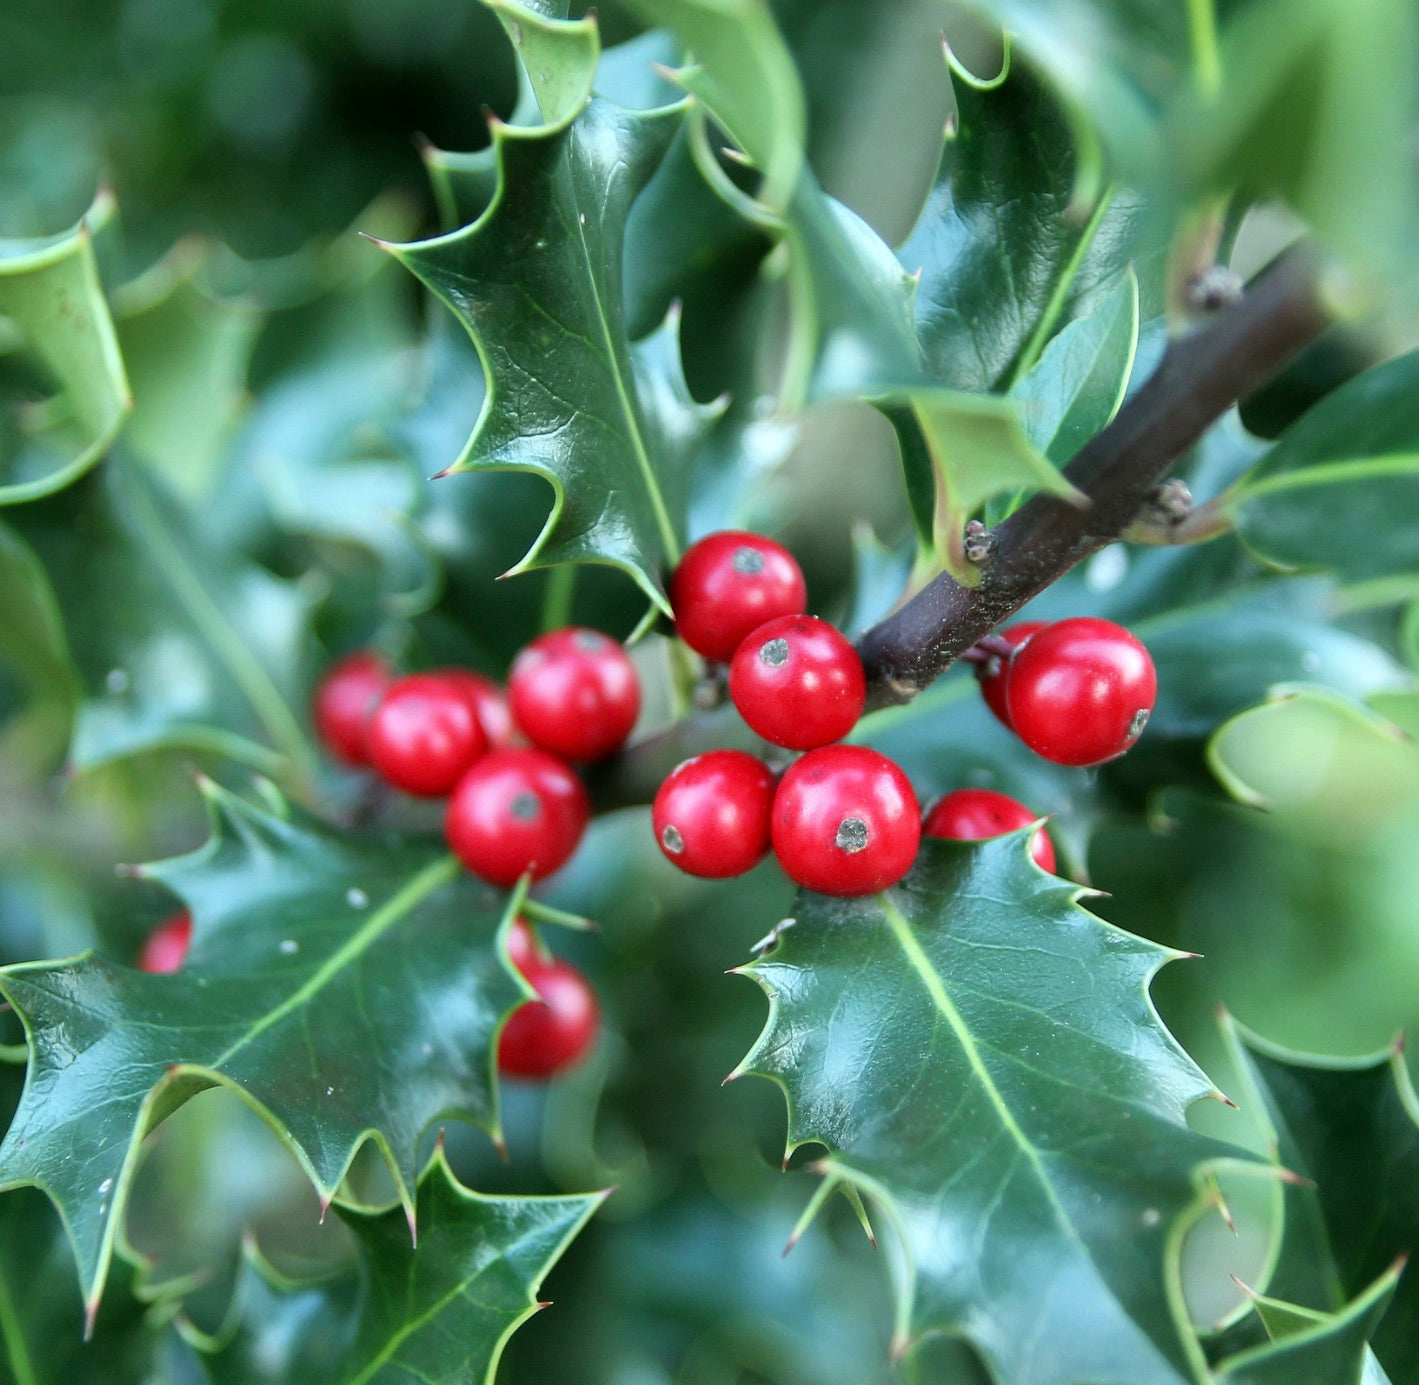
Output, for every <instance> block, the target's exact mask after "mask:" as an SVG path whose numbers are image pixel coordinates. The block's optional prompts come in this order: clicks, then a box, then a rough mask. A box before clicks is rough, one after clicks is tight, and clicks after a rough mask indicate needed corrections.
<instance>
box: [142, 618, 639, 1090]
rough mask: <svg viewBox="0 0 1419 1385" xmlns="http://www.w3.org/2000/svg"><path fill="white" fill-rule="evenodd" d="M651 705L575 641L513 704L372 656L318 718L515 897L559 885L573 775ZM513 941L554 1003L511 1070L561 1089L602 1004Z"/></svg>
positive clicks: (509, 1056) (458, 679) (533, 1016)
mask: <svg viewBox="0 0 1419 1385" xmlns="http://www.w3.org/2000/svg"><path fill="white" fill-rule="evenodd" d="M640 696H641V695H640V680H639V678H638V676H637V674H636V670H635V666H634V665H633V664H632V663H631V661H630V659H629V658H628V657H627V656H626V652H625V650H624V649H622V648H621V646H620V645H619V644H618V643H617V642H616V641H615V640H613V639H611V638H609V637H608V636H606V635H603V634H601V633H600V632H599V631H596V630H584V629H566V630H554V631H552V632H551V633H549V634H546V635H543V636H541V637H540V638H539V639H536V640H533V641H532V643H531V644H529V645H527V646H526V648H524V649H523V650H522V651H521V652H520V653H519V654H518V656H517V658H516V659H515V660H514V661H513V665H512V670H511V672H510V673H509V676H508V687H507V692H506V693H504V692H503V690H502V689H501V688H499V687H498V685H497V684H496V683H494V682H493V681H492V680H491V679H488V678H484V677H482V676H480V675H479V674H476V673H471V672H469V671H468V670H467V669H458V668H445V669H438V670H436V671H434V672H432V673H416V674H410V675H408V676H406V677H396V676H395V675H394V674H393V673H392V671H391V670H390V669H389V667H388V666H387V665H386V664H385V663H384V661H383V660H382V659H380V658H379V656H378V655H376V654H374V653H372V652H371V651H369V650H360V651H358V652H357V653H354V654H351V655H349V656H348V657H346V658H344V659H341V660H339V661H338V662H337V663H335V664H333V665H332V666H331V667H330V668H329V669H327V670H326V672H325V675H324V677H323V678H322V679H321V680H320V683H319V685H318V686H317V688H316V691H315V698H314V702H313V706H312V713H313V715H314V719H315V724H316V729H317V731H318V732H319V735H320V738H321V741H322V742H323V743H324V745H325V747H326V748H327V749H328V750H329V751H330V753H331V754H332V755H333V756H335V758H336V759H338V760H340V761H342V762H343V763H345V764H347V765H350V766H353V767H367V768H370V769H373V770H374V771H375V772H376V773H377V774H378V775H379V776H380V778H382V779H383V780H384V781H385V782H386V783H388V784H390V785H392V786H393V787H395V788H397V789H400V790H402V791H403V792H405V793H408V794H413V795H415V796H416V797H420V798H443V797H445V796H446V797H447V798H448V806H447V808H446V810H445V814H444V834H445V836H446V837H447V839H448V844H449V846H450V848H451V849H452V850H453V852H454V854H455V855H456V856H457V857H458V858H459V860H461V861H462V862H463V864H464V865H465V866H466V867H467V868H468V869H469V870H470V871H472V872H473V874H475V875H477V876H478V877H479V878H480V879H483V880H486V881H487V882H488V883H489V884H492V885H500V886H503V887H504V888H506V887H509V886H512V885H515V884H516V883H517V882H518V881H519V880H520V879H521V878H522V877H523V876H524V875H528V876H531V877H532V878H533V879H540V878H541V877H543V876H546V875H550V874H551V873H552V872H553V871H555V870H557V869H559V868H560V867H561V866H562V865H564V864H565V863H566V861H567V860H568V859H569V858H570V857H571V855H572V853H573V852H574V851H575V850H576V848H577V846H578V844H579V843H580V842H581V838H582V833H583V832H584V831H585V830H586V825H587V822H588V821H589V820H590V817H591V800H590V798H589V797H588V796H587V792H586V788H585V786H584V785H583V784H582V782H581V780H580V778H579V777H578V776H577V773H576V771H575V769H574V768H573V764H574V763H583V764H585V763H592V762H594V761H597V760H601V759H604V758H605V757H606V756H607V755H610V754H611V753H612V752H614V751H615V750H617V749H619V748H620V746H621V743H622V742H623V741H624V740H625V739H626V737H627V736H628V735H629V734H630V732H631V728H632V726H634V725H635V721H636V717H637V715H638V714H639V712H640ZM529 743H530V744H529ZM179 919H180V920H182V921H183V922H182V927H181V930H180V936H179V928H178V920H179ZM190 928H191V923H190V920H188V919H187V916H186V915H185V914H184V915H179V916H175V917H174V918H173V919H170V920H168V921H166V922H165V923H163V924H162V925H160V926H159V928H158V929H157V930H156V931H155V933H154V934H153V936H152V937H151V938H150V939H149V940H148V945H147V947H146V948H145V949H144V952H143V955H142V958H141V959H140V961H139V965H140V966H141V967H143V968H144V969H145V970H149V971H175V970H177V968H178V967H180V966H181V965H182V961H183V958H184V956H185V954H186V949H187V939H188V934H189V932H190ZM510 937H511V942H510V943H509V952H510V955H511V957H512V960H513V963H514V965H515V966H516V967H517V969H518V970H519V971H520V972H521V973H522V975H523V977H524V978H525V979H526V980H527V981H528V983H529V984H530V985H531V986H532V988H533V990H535V991H536V992H537V993H538V995H539V996H540V997H541V999H542V1003H541V1004H538V1003H536V1002H529V1003H528V1004H526V1005H523V1006H521V1007H519V1008H518V1009H517V1010H516V1011H514V1012H513V1014H512V1016H511V1017H510V1018H509V1020H508V1022H507V1025H506V1026H505V1027H504V1030H503V1035H502V1039H501V1040H500V1044H499V1049H498V1061H499V1065H500V1066H501V1067H502V1070H503V1071H504V1072H507V1073H512V1074H515V1075H516V1076H519V1077H549V1076H551V1075H553V1074H554V1073H556V1072H560V1071H561V1070H563V1069H564V1068H566V1067H568V1066H570V1065H571V1064H572V1063H574V1062H575V1061H576V1060H577V1059H579V1058H580V1057H582V1056H583V1055H584V1054H585V1053H586V1052H587V1050H588V1049H589V1048H590V1047H591V1045H592V1044H593V1043H594V1041H595V1038H596V1031H597V1013H598V1012H597V1005H596V998H595V996H594V994H593V993H592V990H591V987H590V985H589V983H588V982H587V980H586V978H585V977H584V976H583V975H582V974H581V973H580V972H579V971H578V970H577V969H576V968H575V967H573V966H572V965H571V964H570V963H569V962H562V961H557V960H555V959H553V958H551V957H550V956H549V955H547V954H545V953H543V952H542V951H541V950H540V949H539V948H538V947H537V945H536V943H535V942H534V940H533V936H532V933H531V930H530V929H529V928H528V927H527V925H526V924H525V923H523V922H522V920H520V919H519V920H518V921H517V923H516V924H515V926H514V929H513V932H512V934H511V935H510ZM150 954H151V955H150Z"/></svg>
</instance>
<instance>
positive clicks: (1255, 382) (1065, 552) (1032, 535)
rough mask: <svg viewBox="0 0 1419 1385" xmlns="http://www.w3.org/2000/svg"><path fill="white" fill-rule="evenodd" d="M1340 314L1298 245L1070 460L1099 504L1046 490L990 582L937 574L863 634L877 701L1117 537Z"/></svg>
mask: <svg viewBox="0 0 1419 1385" xmlns="http://www.w3.org/2000/svg"><path fill="white" fill-rule="evenodd" d="M1330 321H1331V318H1330V315H1329V314H1328V312H1327V311H1326V306H1325V302H1324V295H1323V292H1322V287H1321V280H1320V266H1319V263H1318V261H1317V260H1316V258H1315V257H1314V255H1312V254H1311V253H1310V252H1309V251H1307V250H1305V249H1298V250H1293V251H1291V252H1289V253H1288V254H1286V255H1285V256H1283V257H1282V258H1281V259H1280V260H1278V261H1277V262H1276V263H1275V264H1274V265H1273V266H1272V267H1271V268H1270V269H1269V270H1268V271H1267V272H1266V273H1265V274H1264V275H1263V276H1262V277H1261V278H1260V279H1259V280H1257V281H1256V283H1255V284H1253V285H1252V286H1251V287H1250V288H1249V289H1248V290H1247V292H1246V293H1245V294H1244V295H1242V296H1241V297H1240V298H1238V299H1237V300H1236V301H1235V302H1233V303H1230V304H1228V305H1227V306H1225V307H1223V308H1222V309H1220V310H1219V311H1218V312H1217V314H1216V316H1215V317H1214V318H1212V319H1211V320H1210V321H1209V322H1208V323H1207V324H1206V325H1204V326H1201V327H1197V328H1195V329H1193V330H1192V331H1190V332H1189V333H1188V334H1187V335H1185V336H1182V337H1179V338H1177V339H1176V340H1175V341H1174V342H1173V343H1172V344H1171V345H1170V346H1169V347H1168V349H1167V351H1166V352H1165V353H1164V355H1163V359H1162V361H1161V362H1160V363H1159V365H1158V368H1157V370H1156V371H1155V372H1154V374H1153V376H1152V377H1151V378H1150V379H1149V381H1148V383H1147V384H1145V385H1144V386H1143V387H1142V389H1140V390H1139V391H1138V393H1137V394H1135V395H1134V396H1133V398H1132V399H1130V400H1129V401H1128V402H1127V403H1126V404H1125V405H1124V406H1123V408H1122V409H1120V410H1119V413H1118V416H1117V417H1116V418H1115V419H1114V421H1113V422H1112V423H1110V424H1109V426H1108V427H1107V428H1105V429H1104V430H1103V431H1102V432H1101V433H1100V434H1099V435H1098V436H1097V437H1095V438H1094V439H1093V440H1092V441H1091V442H1089V443H1088V444H1086V445H1085V446H1084V447H1083V448H1082V449H1081V450H1080V452H1079V454H1078V455H1077V456H1076V457H1075V458H1074V460H1073V461H1072V462H1070V464H1069V465H1068V466H1067V467H1066V468H1065V469H1064V474H1065V476H1066V477H1068V479H1069V480H1070V481H1071V482H1072V483H1073V484H1074V485H1075V486H1076V487H1078V489H1079V490H1081V491H1082V492H1083V493H1084V495H1085V496H1086V497H1087V498H1088V499H1089V501H1090V504H1089V506H1088V508H1085V509H1079V508H1076V507H1074V506H1071V505H1068V504H1065V503H1064V502H1062V501H1060V500H1057V499H1055V498H1054V497H1053V496H1048V495H1038V496H1036V497H1034V499H1032V500H1030V501H1028V502H1027V503H1026V504H1024V505H1022V506H1021V507H1020V509H1018V510H1017V511H1016V512H1015V513H1014V514H1013V515H1011V516H1010V518H1009V519H1007V520H1005V521H1004V522H1003V523H1002V524H1000V525H999V526H998V527H997V528H996V530H995V537H996V540H997V542H996V547H995V552H994V555H993V560H992V562H991V564H990V566H989V568H987V569H985V570H984V571H983V573H982V578H981V582H980V584H979V585H978V586H975V587H963V586H961V585H960V584H959V583H957V582H955V581H954V580H953V579H952V578H951V577H949V576H945V575H943V576H941V577H937V578H936V579H935V580H934V581H932V582H931V583H930V584H929V585H928V586H926V587H924V588H923V589H922V590H921V591H920V592H919V593H917V595H916V596H914V597H913V598H912V599H911V600H910V601H909V602H907V603H906V605H904V606H903V607H901V608H900V609H899V610H897V611H895V612H894V613H893V614H892V615H890V616H888V617H887V619H886V620H884V621H882V622H881V623H880V624H879V625H876V626H874V627H873V628H872V629H871V630H869V631H868V632H867V633H866V634H865V635H863V637H862V638H861V639H860V640H859V641H858V646H857V647H858V652H859V653H860V654H861V655H862V661H863V664H864V665H865V667H866V669H867V678H868V708H869V710H870V709H872V708H876V707H887V706H892V705H893V704H896V703H902V702H909V701H910V700H911V699H912V698H913V697H915V696H916V694H917V693H919V692H920V691H921V690H922V689H923V688H925V687H927V686H928V685H929V684H930V683H931V682H932V681H933V680H935V679H936V678H937V677H938V676H939V675H940V674H942V673H943V672H944V671H945V670H946V669H947V668H948V667H949V666H950V665H951V664H952V662H953V661H954V660H956V659H958V658H960V657H961V655H962V654H964V653H965V651H966V650H968V649H970V647H971V646H972V645H974V644H975V643H976V642H977V641H978V640H980V639H981V637H982V636H985V635H988V634H989V633H990V631H992V630H994V629H995V628H996V627H997V626H998V625H999V624H1000V623H1001V622H1002V621H1004V620H1007V619H1008V618H1009V617H1010V616H1011V615H1012V614H1014V612H1015V611H1017V610H1019V609H1020V607H1021V606H1023V605H1024V604H1025V603H1026V602H1027V601H1029V600H1030V598H1031V597H1033V596H1036V595H1038V594H1039V593H1040V592H1042V591H1043V590H1044V589H1045V588H1046V587H1048V586H1049V585H1050V584H1051V583H1052V582H1055V581H1057V580H1058V579H1059V578H1060V577H1062V576H1063V575H1064V574H1065V573H1066V572H1068V571H1069V569H1070V568H1072V567H1073V566H1074V565H1075V564H1076V563H1078V562H1081V561H1082V560H1083V559H1085V558H1087V557H1089V556H1090V554H1092V553H1096V552H1097V551H1098V550H1099V549H1100V548H1103V547H1104V546H1105V545H1106V544H1108V543H1111V542H1113V541H1114V540H1115V539H1117V538H1118V537H1119V536H1120V535H1121V534H1122V533H1123V532H1124V530H1125V529H1127V528H1128V526H1129V525H1130V524H1131V523H1132V522H1133V521H1134V519H1135V518H1136V517H1137V516H1138V513H1139V511H1140V510H1141V509H1142V508H1143V506H1144V504H1145V503H1146V501H1147V499H1148V497H1149V495H1150V493H1151V492H1152V491H1153V490H1154V488H1155V487H1156V486H1157V485H1158V483H1159V482H1160V481H1161V480H1162V479H1163V478H1164V477H1165V476H1166V475H1167V474H1168V471H1169V469H1170V468H1171V467H1172V465H1173V463H1174V462H1175V461H1176V460H1177V459H1178V457H1180V456H1181V455H1182V454H1183V453H1184V452H1186V451H1187V449H1188V448H1189V447H1191V446H1192V445H1193V444H1194V443H1195V442H1196V441H1197V440H1198V439H1199V438H1200V437H1201V436H1202V434H1203V433H1204V432H1205V431H1206V430H1207V429H1208V427H1210V426H1211V425H1212V424H1213V423H1214V422H1215V421H1216V420H1217V419H1218V418H1220V417H1221V416H1222V414H1224V413H1225V412H1226V411H1227V410H1228V409H1229V408H1230V407H1231V406H1232V405H1233V404H1234V403H1236V402H1237V400H1239V399H1242V398H1244V397H1245V396H1246V395H1248V394H1250V393H1251V392H1252V391H1253V390H1255V389H1256V388H1257V387H1258V386H1260V385H1261V384H1263V383H1264V382H1265V381H1266V380H1267V379H1269V378H1270V377H1271V376H1272V375H1273V374H1274V373H1275V372H1276V371H1277V370H1278V369H1279V368H1280V367H1281V366H1282V365H1284V364H1285V363H1286V361H1288V360H1289V359H1290V358H1291V357H1292V356H1293V355H1295V354H1296V352H1298V351H1299V350H1300V349H1301V348H1302V347H1304V346H1305V345H1306V344H1307V343H1309V342H1310V341H1312V340H1314V339H1315V338H1316V337H1317V336H1319V335H1320V333H1321V332H1322V331H1323V330H1324V329H1325V328H1326V327H1327V326H1328V325H1329V323H1330Z"/></svg>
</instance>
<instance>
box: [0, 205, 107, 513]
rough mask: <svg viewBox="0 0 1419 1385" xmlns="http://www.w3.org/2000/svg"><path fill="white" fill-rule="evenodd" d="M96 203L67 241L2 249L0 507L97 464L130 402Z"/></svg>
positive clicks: (103, 215) (103, 210) (102, 216)
mask: <svg viewBox="0 0 1419 1385" xmlns="http://www.w3.org/2000/svg"><path fill="white" fill-rule="evenodd" d="M113 214H114V211H113V204H112V199H111V198H107V197H100V198H99V200H98V201H97V202H96V203H95V204H94V206H93V208H92V209H91V210H90V212H89V214H88V216H87V217H85V219H84V220H83V221H82V222H80V223H79V225H78V226H77V227H76V228H75V229H74V230H73V231H71V232H69V233H68V234H66V235H63V236H58V237H54V238H52V239H50V240H47V241H6V242H0V326H7V325H8V327H9V328H10V331H11V332H12V333H13V334H14V335H13V337H11V336H10V334H9V333H5V334H0V404H3V412H0V505H3V504H13V503H14V502H16V501H21V500H33V499H34V498H35V497H37V496H42V495H49V494H50V493H51V492H53V491H56V490H59V489H61V488H62V487H64V486H66V485H68V484H69V483H70V482H71V481H73V480H74V479H75V478H77V477H79V476H82V475H83V474H84V472H85V471H87V470H88V469H89V468H90V467H91V466H93V465H94V463H95V462H97V461H98V460H99V458H100V457H102V456H103V454H104V452H105V450H106V449H107V448H108V447H109V445H110V444H111V443H112V442H113V440H114V438H116V437H117V436H118V432H119V429H120V428H121V427H122V426H123V419H124V416H125V414H126V413H127V412H128V409H129V407H130V404H131V402H132V400H131V396H130V394H129V389H128V381H127V378H126V377H125V375H124V371H123V358H122V356H121V355H120V354H119V350H118V340H117V338H116V336H115V334H114V329H113V319H112V317H111V316H110V314H109V309H108V303H107V301H106V299H105V298H104V293H103V286H102V284H100V282H99V273H98V265H97V263H96V261H95V259H94V250H93V231H94V228H95V226H97V225H99V224H100V223H102V222H103V221H104V220H106V219H107V218H109V217H111V216H112V215H113Z"/></svg>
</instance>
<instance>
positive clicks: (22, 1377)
mask: <svg viewBox="0 0 1419 1385" xmlns="http://www.w3.org/2000/svg"><path fill="white" fill-rule="evenodd" d="M0 1337H3V1338H4V1340H5V1355H6V1356H7V1357H8V1358H9V1361H10V1369H11V1371H13V1372H14V1378H15V1385H39V1377H38V1376H37V1375H36V1374H35V1369H34V1364H33V1362H31V1360H30V1352H29V1347H28V1346H27V1345H26V1343H25V1334H24V1333H23V1332H22V1331H21V1329H20V1317H19V1314H18V1313H16V1312H15V1301H14V1299H12V1298H11V1297H10V1285H9V1283H8V1282H7V1281H6V1279H5V1276H4V1273H3V1272H0Z"/></svg>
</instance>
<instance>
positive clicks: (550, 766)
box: [444, 749, 591, 886]
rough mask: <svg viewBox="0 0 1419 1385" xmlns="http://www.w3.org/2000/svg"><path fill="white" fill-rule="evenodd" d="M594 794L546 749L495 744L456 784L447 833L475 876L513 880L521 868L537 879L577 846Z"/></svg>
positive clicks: (494, 880) (493, 880)
mask: <svg viewBox="0 0 1419 1385" xmlns="http://www.w3.org/2000/svg"><path fill="white" fill-rule="evenodd" d="M590 817H591V800H590V799H589V798H588V797H587V793H586V789H585V788H584V787H583V785H582V782H581V780H580V779H578V778H577V777H576V775H575V774H574V773H572V771H571V769H570V768H569V767H568V766H567V765H565V764H563V763H562V761H561V760H559V759H557V758H556V756H554V755H549V754H547V752H546V751H544V750H535V749H520V750H494V751H490V752H489V753H488V754H487V755H485V756H483V758H482V759H481V760H479V761H478V762H477V764H475V765H474V766H473V768H472V769H470V770H469V771H468V773H467V774H465V775H464V776H463V778H462V779H461V780H460V781H459V783H458V787H457V788H455V789H454V791H453V796H452V797H451V798H450V799H449V801H448V811H447V813H446V814H445V815H444V835H445V836H446V837H447V838H448V844H449V846H450V847H451V848H452V849H453V852H454V854H455V855H456V856H457V857H458V859H459V860H460V861H462V862H463V864H464V865H465V866H467V867H468V869H469V870H471V871H472V872H473V874H474V875H477V876H480V877H481V878H482V879H484V880H486V881H488V883H489V884H492V885H504V886H507V885H513V884H516V883H517V880H518V878H519V877H520V876H521V875H522V874H523V872H524V871H528V870H530V871H531V872H532V874H533V876H534V877H535V878H537V879H540V878H541V877H542V876H544V875H550V874H551V873H552V872H553V871H554V870H556V869H558V867H560V866H562V865H563V864H564V863H565V862H566V861H567V859H568V857H570V856H571V854H572V852H574V851H575V850H576V848H577V843H578V842H580V841H581V834H582V833H583V832H584V831H585V830H586V824H587V821H588V819H589V818H590Z"/></svg>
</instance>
